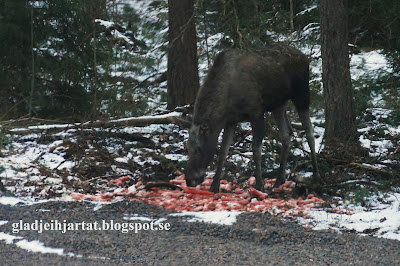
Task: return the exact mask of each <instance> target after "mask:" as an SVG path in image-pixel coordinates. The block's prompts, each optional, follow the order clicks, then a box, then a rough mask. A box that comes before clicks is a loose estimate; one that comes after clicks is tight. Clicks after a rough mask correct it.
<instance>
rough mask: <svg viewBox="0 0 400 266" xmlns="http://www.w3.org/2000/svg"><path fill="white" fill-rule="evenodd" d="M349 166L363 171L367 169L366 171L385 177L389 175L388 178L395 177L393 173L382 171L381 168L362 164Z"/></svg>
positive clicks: (350, 164)
mask: <svg viewBox="0 0 400 266" xmlns="http://www.w3.org/2000/svg"><path fill="white" fill-rule="evenodd" d="M349 166H352V167H356V168H361V169H365V170H369V171H372V172H376V173H379V174H383V175H387V176H390V177H392V176H393V173H392V172H390V171H387V170H385V169H381V168H378V167H375V166H372V165H367V164H360V163H349Z"/></svg>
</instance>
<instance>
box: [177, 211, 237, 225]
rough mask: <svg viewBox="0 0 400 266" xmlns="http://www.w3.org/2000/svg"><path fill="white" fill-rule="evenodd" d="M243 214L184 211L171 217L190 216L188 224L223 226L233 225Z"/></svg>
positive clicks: (234, 212) (235, 212)
mask: <svg viewBox="0 0 400 266" xmlns="http://www.w3.org/2000/svg"><path fill="white" fill-rule="evenodd" d="M241 213H243V212H237V211H232V212H228V211H219V212H204V211H201V212H190V211H183V212H179V213H173V214H171V216H189V217H188V219H187V221H188V222H204V223H214V224H221V225H232V224H234V223H235V222H236V217H237V216H238V215H239V214H241Z"/></svg>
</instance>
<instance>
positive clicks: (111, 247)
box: [0, 201, 400, 265]
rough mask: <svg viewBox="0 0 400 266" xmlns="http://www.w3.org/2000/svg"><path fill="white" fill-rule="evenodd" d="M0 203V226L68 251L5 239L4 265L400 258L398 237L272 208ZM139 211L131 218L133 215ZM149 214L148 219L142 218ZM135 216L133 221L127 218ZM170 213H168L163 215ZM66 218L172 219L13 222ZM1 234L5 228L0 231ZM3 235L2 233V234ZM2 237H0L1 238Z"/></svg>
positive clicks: (385, 261)
mask: <svg viewBox="0 0 400 266" xmlns="http://www.w3.org/2000/svg"><path fill="white" fill-rule="evenodd" d="M96 206H98V205H95V204H93V203H91V202H56V201H53V202H46V203H41V204H35V205H29V206H26V205H21V206H13V207H11V206H6V205H0V221H8V223H6V224H4V225H2V226H0V232H3V233H6V234H8V235H12V236H18V237H21V239H23V240H27V241H34V240H38V241H40V242H41V243H43V244H44V246H46V247H52V248H62V249H63V251H62V255H57V254H43V253H38V252H29V251H26V250H24V249H21V248H19V247H18V246H17V243H18V241H20V240H21V239H18V240H14V241H13V242H12V243H11V244H6V242H5V241H4V240H0V264H1V265H16V263H17V264H18V265H46V264H50V265H110V264H113V265H149V264H151V265H186V264H190V265H210V264H213V265H221V264H222V265H225V264H230V265H400V242H399V241H395V240H387V239H380V238H374V237H369V236H359V235H355V234H352V233H343V234H338V233H335V232H326V231H325V232H322V231H313V230H310V229H306V228H303V227H302V226H300V225H298V224H296V223H293V222H291V221H283V220H280V219H277V218H275V217H272V216H271V215H269V214H261V213H244V214H241V215H239V216H238V218H237V222H236V223H235V224H233V225H217V224H209V223H203V222H188V221H187V219H188V217H180V216H170V215H169V214H171V212H170V211H167V210H165V209H162V208H159V207H157V206H153V205H149V204H146V203H143V202H130V201H121V202H117V203H113V204H108V205H103V206H102V207H101V208H98V207H96ZM132 217H133V218H132ZM140 217H147V218H148V219H147V221H146V219H144V218H140ZM129 218H131V219H135V220H128V219H129ZM162 218H165V219H166V220H165V219H162ZM150 219H151V220H150ZM20 220H22V221H23V222H24V223H34V222H35V220H38V221H40V220H42V221H43V222H50V221H55V220H57V221H59V222H63V221H64V220H65V221H66V222H67V223H79V222H82V221H84V222H86V223H95V222H98V223H99V224H102V222H103V221H106V222H108V223H109V222H111V220H113V222H114V224H123V223H128V222H130V223H142V224H143V223H149V221H153V223H155V224H159V223H164V224H165V223H169V224H170V230H157V231H151V230H141V231H138V232H137V233H134V232H133V231H130V232H128V233H122V232H121V230H102V231H100V230H96V231H94V230H91V231H89V230H77V231H67V232H65V233H62V232H60V231H43V232H42V233H40V234H39V233H38V232H37V231H32V230H31V231H20V232H18V233H16V234H14V233H13V232H12V224H13V223H19V221H20ZM0 236H1V233H0ZM3 236H4V235H3ZM0 239H1V238H0Z"/></svg>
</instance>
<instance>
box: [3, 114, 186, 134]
mask: <svg viewBox="0 0 400 266" xmlns="http://www.w3.org/2000/svg"><path fill="white" fill-rule="evenodd" d="M152 124H157V125H165V124H175V125H177V126H179V127H180V128H184V129H187V128H190V125H191V122H190V121H188V120H185V119H183V118H181V117H180V113H178V112H172V113H167V114H163V115H154V116H142V117H130V118H122V119H116V120H109V121H99V122H86V123H75V124H58V125H40V126H30V127H27V128H18V129H10V130H9V131H8V133H10V134H30V133H37V132H43V131H46V130H47V131H56V132H57V131H63V130H69V129H86V128H96V127H101V128H114V127H123V126H127V127H129V126H130V127H145V126H149V125H152Z"/></svg>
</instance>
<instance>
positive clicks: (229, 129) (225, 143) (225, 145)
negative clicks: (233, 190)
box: [209, 125, 235, 193]
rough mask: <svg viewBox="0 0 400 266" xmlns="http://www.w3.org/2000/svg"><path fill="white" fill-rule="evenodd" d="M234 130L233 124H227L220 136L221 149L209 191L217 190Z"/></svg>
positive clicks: (216, 191)
mask: <svg viewBox="0 0 400 266" xmlns="http://www.w3.org/2000/svg"><path fill="white" fill-rule="evenodd" d="M234 132H235V125H228V126H226V127H225V129H224V135H223V137H222V144H221V149H220V151H219V154H218V162H217V172H216V173H215V176H214V180H213V182H212V184H211V187H210V189H209V191H211V192H214V193H218V192H219V183H220V180H221V175H222V169H223V168H224V163H225V160H226V156H228V151H229V147H230V146H231V143H232V139H233V134H234Z"/></svg>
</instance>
